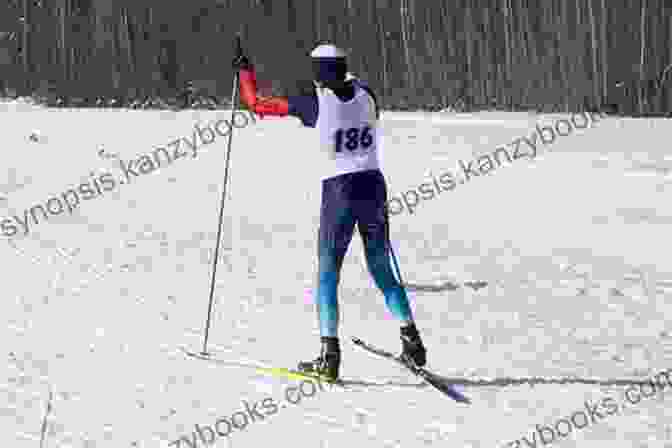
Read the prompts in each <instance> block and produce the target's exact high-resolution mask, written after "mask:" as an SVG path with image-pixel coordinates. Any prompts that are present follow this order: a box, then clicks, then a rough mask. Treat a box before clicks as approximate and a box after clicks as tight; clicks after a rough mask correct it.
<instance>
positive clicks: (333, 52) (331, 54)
mask: <svg viewBox="0 0 672 448" xmlns="http://www.w3.org/2000/svg"><path fill="white" fill-rule="evenodd" d="M346 56H347V54H346V53H345V51H344V50H342V49H340V48H338V47H337V46H336V45H332V44H322V45H318V46H317V47H315V49H314V50H313V51H312V52H311V53H310V57H312V58H344V57H346Z"/></svg>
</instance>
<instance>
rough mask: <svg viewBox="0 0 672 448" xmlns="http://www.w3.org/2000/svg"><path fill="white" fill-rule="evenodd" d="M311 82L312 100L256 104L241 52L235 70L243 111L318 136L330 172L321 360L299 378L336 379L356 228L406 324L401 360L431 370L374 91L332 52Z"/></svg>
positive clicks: (321, 279)
mask: <svg viewBox="0 0 672 448" xmlns="http://www.w3.org/2000/svg"><path fill="white" fill-rule="evenodd" d="M310 56H311V58H312V65H313V74H314V86H313V89H312V92H311V93H310V94H307V95H299V96H292V97H289V98H283V97H258V96H257V85H256V84H257V83H256V74H255V71H254V67H253V66H252V64H251V63H250V60H249V59H248V58H247V57H246V56H245V55H244V54H243V53H242V51H241V50H238V54H237V55H236V57H235V59H234V61H233V66H234V69H237V70H239V74H240V97H241V100H242V101H243V103H245V105H246V106H247V107H248V108H249V109H250V110H251V111H253V112H254V113H256V114H259V115H260V116H261V117H262V118H263V116H264V115H271V116H278V117H284V116H294V117H297V118H299V119H301V122H302V123H303V125H304V126H307V127H312V128H317V131H318V132H319V144H320V146H321V150H322V151H323V153H324V154H325V163H326V169H327V171H326V172H324V173H322V174H323V176H322V205H321V212H320V227H319V242H318V247H319V249H318V279H317V291H316V294H315V302H316V306H317V313H318V318H319V324H320V336H321V337H320V340H321V347H322V350H321V353H320V356H318V358H317V359H315V360H314V361H306V362H301V363H299V370H301V371H304V372H309V373H313V374H319V375H321V376H324V377H326V378H327V379H330V380H336V379H338V376H339V367H340V363H341V351H340V347H339V342H338V323H339V315H338V301H337V290H338V283H339V278H340V272H341V266H342V264H343V259H344V257H345V254H346V251H347V249H348V245H349V244H350V241H351V239H352V235H353V232H354V228H355V224H357V227H358V230H359V233H360V235H361V237H362V241H363V244H364V250H365V255H366V261H367V265H368V268H369V272H370V273H371V275H372V276H373V279H374V281H375V283H376V286H377V287H378V288H379V289H380V290H381V291H382V293H383V294H384V296H385V303H386V304H387V307H388V309H389V310H390V312H391V313H392V315H393V316H394V317H395V318H396V319H397V320H398V321H399V322H400V324H401V342H402V354H401V356H402V357H403V358H404V359H405V360H406V361H412V362H413V363H415V365H417V366H423V365H425V363H426V350H425V347H424V345H423V343H422V340H421V338H420V335H419V334H418V330H417V328H416V326H415V323H414V320H413V316H412V312H411V309H410V306H409V303H408V298H407V296H406V290H405V289H404V288H403V286H402V285H400V284H399V281H397V279H396V278H395V276H394V274H393V272H392V268H391V265H390V250H391V248H390V240H389V223H388V214H387V207H386V204H387V186H386V183H385V178H384V177H383V174H382V172H381V170H380V167H379V162H378V149H379V147H380V145H379V141H378V119H379V110H378V106H377V103H376V98H375V96H374V95H373V93H372V92H371V90H370V89H369V88H368V87H367V86H366V85H365V84H364V83H363V82H362V81H360V80H359V79H357V78H355V77H354V76H352V75H351V74H350V73H348V72H347V65H346V54H345V52H344V51H343V50H341V49H340V48H338V47H336V46H334V45H331V44H322V45H318V46H317V47H316V48H315V49H314V50H313V51H312V52H311V53H310Z"/></svg>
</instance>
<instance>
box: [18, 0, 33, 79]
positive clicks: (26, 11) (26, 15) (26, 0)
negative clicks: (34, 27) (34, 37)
mask: <svg viewBox="0 0 672 448" xmlns="http://www.w3.org/2000/svg"><path fill="white" fill-rule="evenodd" d="M30 6H31V0H23V42H22V43H21V47H22V51H23V73H24V75H25V84H24V88H25V89H26V92H30V91H31V90H32V88H33V86H32V77H33V73H32V69H31V64H30V56H31V46H30V40H31V39H30V37H31V35H30V31H31V30H30V25H31V23H32V16H31V14H30Z"/></svg>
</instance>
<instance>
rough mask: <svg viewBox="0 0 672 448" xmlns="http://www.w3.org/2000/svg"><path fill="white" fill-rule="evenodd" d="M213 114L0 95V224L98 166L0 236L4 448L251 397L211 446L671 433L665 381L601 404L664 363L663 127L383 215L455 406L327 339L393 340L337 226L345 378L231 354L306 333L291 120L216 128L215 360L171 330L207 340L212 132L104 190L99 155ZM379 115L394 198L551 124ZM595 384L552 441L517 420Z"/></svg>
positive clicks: (115, 172)
mask: <svg viewBox="0 0 672 448" xmlns="http://www.w3.org/2000/svg"><path fill="white" fill-rule="evenodd" d="M228 117H229V113H228V112H225V111H219V112H191V111H184V112H158V111H154V112H147V111H121V110H85V109H81V110H47V109H42V108H38V107H35V106H30V105H26V104H21V103H16V102H15V103H2V104H0V123H2V125H1V126H2V148H3V154H4V157H3V168H2V170H1V171H0V173H1V177H0V210H1V211H2V213H0V219H2V218H9V219H11V217H12V216H14V215H17V216H19V217H21V216H25V210H26V209H29V208H31V207H33V206H35V205H37V204H45V203H46V202H47V200H48V199H49V198H51V197H54V196H59V195H61V194H62V193H64V192H66V191H67V190H68V189H69V188H71V187H72V186H73V185H78V184H80V183H86V182H89V183H90V185H91V182H92V180H93V179H100V176H101V175H103V174H104V173H110V174H111V176H112V177H114V178H115V179H116V181H115V185H114V188H110V185H111V184H110V183H108V184H107V187H108V189H107V190H104V191H101V192H100V193H99V194H98V195H97V196H96V197H94V198H92V199H90V200H86V201H84V200H82V201H81V203H79V205H78V206H77V208H75V209H74V212H73V213H72V214H70V213H67V212H63V213H61V214H59V215H58V216H55V215H53V216H49V217H48V219H43V218H42V217H40V221H39V223H32V225H31V227H30V231H29V233H28V234H27V235H23V233H24V232H23V231H21V232H18V233H17V234H16V235H14V236H13V237H12V238H9V237H7V236H5V235H0V247H1V249H0V263H1V264H0V266H2V292H3V300H2V302H0V317H1V325H0V349H1V350H0V352H1V353H2V356H4V357H5V359H6V362H3V363H1V364H0V369H2V370H0V374H1V375H0V397H1V398H0V446H3V447H4V446H8V447H12V448H24V447H37V446H41V445H40V439H41V437H42V430H43V429H44V433H45V434H44V441H43V442H44V443H43V445H42V446H44V447H45V448H47V447H49V448H56V447H72V448H84V447H85V448H93V447H96V448H107V447H110V448H119V447H138V448H155V447H167V446H179V447H192V446H198V447H202V446H206V445H205V444H204V443H203V442H202V441H201V440H200V438H199V436H198V435H197V434H194V431H195V425H196V424H198V425H199V427H200V428H204V427H205V426H210V427H212V428H215V423H216V421H218V419H221V418H226V419H228V420H230V419H231V416H232V415H233V414H234V413H236V412H245V405H244V404H243V401H245V402H247V403H255V402H261V401H262V400H264V399H267V398H272V399H273V400H274V403H276V404H277V405H278V408H277V409H276V412H275V413H273V414H272V415H269V416H266V417H265V418H263V419H259V418H257V421H250V422H248V424H247V426H246V427H245V428H244V429H242V430H241V429H234V430H233V431H231V433H230V434H229V435H228V436H226V437H217V438H216V442H215V444H214V445H211V446H217V447H260V446H293V447H297V448H298V447H319V448H333V447H342V446H366V447H381V448H383V447H389V448H392V447H403V448H407V447H408V448H411V447H427V446H436V447H448V446H450V447H465V448H466V447H470V448H474V447H504V446H511V447H515V446H521V447H534V446H546V445H549V444H552V445H557V446H565V447H571V446H595V447H602V446H605V447H606V446H608V447H610V448H614V447H672V439H671V437H672V435H671V432H672V431H671V427H670V423H669V421H670V415H671V414H672V412H671V411H670V409H672V406H671V405H672V393H670V392H669V391H668V390H664V391H659V392H657V393H656V394H655V396H652V397H651V398H646V399H642V401H641V402H640V403H639V404H637V405H632V404H631V405H629V406H627V409H624V408H622V407H620V405H621V404H622V403H625V402H626V398H625V395H624V391H625V390H626V389H627V387H628V386H627V382H628V380H632V381H635V380H644V379H647V378H650V377H652V376H654V375H655V374H657V373H658V372H660V371H664V370H666V369H669V368H671V367H672V326H671V324H670V317H671V316H672V307H671V306H670V301H671V300H672V263H671V262H670V254H672V250H671V249H672V239H671V238H670V230H671V229H672V200H671V199H672V149H670V145H669V135H670V132H671V131H672V122H670V121H669V120H658V119H656V120H653V119H652V120H643V119H621V118H606V119H603V120H601V121H600V122H599V123H597V124H594V125H593V126H591V127H589V128H587V129H584V130H576V131H574V132H573V133H572V134H571V135H569V136H565V137H559V138H558V139H557V140H556V141H555V142H554V143H553V144H552V145H548V146H546V147H544V148H543V150H541V149H540V150H539V152H538V154H537V156H536V157H535V158H533V159H532V158H526V159H520V160H516V161H514V162H513V163H511V164H507V165H505V166H501V167H498V168H497V169H495V170H493V171H491V172H490V173H489V174H487V175H483V176H479V177H477V178H473V179H471V180H470V181H468V182H465V183H463V184H458V185H457V186H456V187H455V188H454V189H453V190H452V191H445V192H443V193H441V195H438V196H436V197H435V198H434V199H432V200H423V201H422V202H421V203H420V204H419V205H418V207H417V208H416V210H415V212H414V213H413V214H408V213H403V214H399V215H398V216H394V217H393V218H392V237H393V240H394V244H395V247H396V250H397V255H398V257H399V261H400V265H401V269H402V272H403V274H404V277H405V280H406V282H407V283H408V284H409V285H411V286H412V287H411V288H410V289H411V290H412V292H411V293H410V295H411V298H412V300H413V304H414V307H415V313H416V319H417V322H418V325H419V327H420V329H421V331H422V332H423V335H424V339H425V343H426V345H427V347H428V350H429V364H428V367H430V369H432V370H434V371H436V372H438V373H440V374H441V375H444V376H446V377H450V378H452V379H454V380H456V381H457V382H458V383H462V386H461V387H462V390H463V391H464V393H465V394H466V395H467V396H469V397H470V398H471V399H472V404H471V405H464V404H459V403H455V402H453V401H451V400H450V399H447V398H445V397H443V396H441V395H440V394H438V393H436V392H435V391H434V390H432V389H430V388H428V387H424V386H423V385H420V383H419V382H418V380H417V379H416V378H414V377H412V376H410V375H408V374H407V373H406V372H404V371H402V370H400V369H399V368H398V367H396V366H395V365H393V364H391V363H388V362H385V361H384V360H382V359H377V358H374V357H372V356H371V355H370V354H368V353H366V352H364V351H362V350H360V349H358V348H357V347H354V346H353V345H352V344H350V343H348V340H347V338H348V337H349V336H358V337H361V338H363V339H364V340H366V341H368V342H371V343H374V344H376V345H379V346H381V347H385V348H387V349H389V350H394V351H396V350H398V348H399V346H400V343H399V340H398V329H397V326H396V324H395V323H394V321H392V320H391V319H390V318H389V315H388V313H387V311H386V309H385V307H384V301H383V297H382V295H381V294H380V293H379V292H378V291H377V290H376V289H375V288H374V286H373V283H372V281H371V279H370V278H369V276H368V273H367V272H366V269H365V266H364V260H363V257H362V255H361V252H362V247H361V242H360V240H359V238H358V237H356V238H355V240H354V241H353V244H352V246H351V250H350V252H349V255H348V257H347V259H346V263H345V265H344V270H343V281H342V284H341V288H340V300H341V304H342V305H341V309H342V326H341V328H342V334H341V336H342V338H343V350H344V352H343V365H342V374H343V377H344V378H345V379H346V380H350V381H351V384H352V386H351V387H349V388H348V389H347V390H340V389H332V390H326V391H318V392H316V393H315V395H314V396H312V397H304V398H303V399H302V400H301V403H300V404H298V405H291V404H287V403H286V400H285V399H284V393H285V391H286V389H287V388H288V387H291V386H296V385H297V381H295V380H289V379H283V378H280V377H274V376H269V375H262V374H260V373H259V372H258V371H256V370H255V369H254V368H250V367H246V365H248V364H256V365H266V366H274V367H293V366H294V365H295V364H296V362H297V361H298V360H301V359H308V358H312V357H314V356H315V355H316V354H317V351H318V349H319V345H318V330H317V322H316V316H315V311H314V308H313V305H312V288H313V277H314V273H315V253H316V241H315V238H316V230H317V223H318V212H319V200H320V198H319V191H320V188H319V180H318V174H319V173H315V172H314V171H311V166H315V164H317V161H318V155H317V154H316V151H315V145H314V144H313V135H312V133H311V132H310V131H306V130H305V129H303V128H301V127H300V125H299V122H298V120H293V119H286V120H277V119H267V120H263V121H258V122H257V123H256V124H250V125H249V126H247V127H245V128H244V129H236V130H235V131H234V139H233V153H232V154H233V155H232V160H231V178H230V184H229V195H228V199H227V202H226V207H225V221H224V226H223V239H222V245H221V251H220V255H221V256H220V260H219V270H218V276H217V283H216V289H215V296H216V302H215V305H214V313H213V321H212V327H211V333H210V342H209V349H210V350H211V351H212V352H214V353H216V354H217V356H218V357H219V358H220V359H221V360H223V361H224V362H222V363H218V364H215V363H209V362H206V361H199V360H195V359H188V358H187V357H185V356H184V354H183V353H182V352H181V350H180V347H187V348H190V349H193V350H199V349H200V347H201V345H202V341H203V328H204V322H205V316H206V311H207V304H208V303H207V302H208V293H209V282H210V270H211V262H212V256H213V251H214V246H215V236H216V230H217V217H218V212H219V209H218V208H219V198H220V194H221V187H222V182H223V170H224V156H225V148H226V138H223V137H220V138H219V139H217V140H216V141H215V142H214V143H213V144H211V145H208V146H203V147H201V148H200V149H199V150H198V152H197V156H196V157H192V156H191V155H188V156H185V157H183V158H181V159H180V160H176V161H174V162H173V163H170V164H166V165H163V166H161V167H160V168H158V169H155V170H152V172H147V173H146V174H143V175H139V176H137V177H134V178H132V179H131V181H130V182H127V183H126V184H124V185H122V184H121V183H120V182H119V181H120V180H121V179H124V176H123V174H122V170H121V169H120V162H119V159H122V160H124V161H129V160H134V159H138V157H140V156H141V155H142V154H148V153H151V152H152V151H153V150H154V149H155V148H156V147H157V146H161V145H165V144H167V143H168V142H170V141H171V140H174V139H176V138H181V137H183V136H187V137H189V136H191V135H192V133H193V130H194V124H196V123H199V124H205V123H208V122H214V121H216V120H218V119H222V118H224V119H228ZM383 118H384V120H383V134H384V153H383V168H384V172H385V175H386V177H387V179H388V182H389V188H390V194H391V195H394V194H397V195H399V194H401V193H403V192H404V191H408V190H412V189H414V188H416V187H417V186H418V185H420V184H421V183H423V182H431V181H432V176H436V175H438V174H439V173H444V172H447V171H451V172H454V173H456V174H458V173H459V168H458V161H459V160H462V161H467V160H472V159H473V160H475V159H477V158H478V157H479V156H481V155H483V154H486V153H492V152H493V151H494V150H495V148H497V147H498V146H500V145H503V144H507V143H509V142H511V141H513V140H515V139H516V138H519V137H523V136H527V137H530V136H531V135H532V134H533V133H534V132H535V126H536V124H537V123H544V124H553V123H555V122H556V121H557V120H558V119H562V118H563V116H562V115H553V116H551V115H543V116H541V115H533V114H521V113H494V112H493V113H482V114H465V115H451V114H440V113H439V114H428V113H387V114H384V117H383ZM565 118H566V117H565ZM31 136H32V137H31ZM185 145H186V143H185ZM184 148H185V150H186V149H187V148H188V146H185V147H184ZM109 179H110V178H108V180H109ZM54 204H55V202H52V206H55V205H54ZM6 229H7V228H5V230H6ZM470 282H476V283H470ZM465 283H466V285H465ZM474 284H476V285H480V286H482V287H470V286H469V285H472V286H473V285H474ZM388 382H391V383H392V384H387V383H388ZM670 389H672V387H670ZM630 390H631V391H632V390H633V389H630ZM637 390H639V389H637ZM50 391H51V393H52V394H53V395H52V399H51V402H50V400H49V397H50ZM632 396H634V392H633V393H632V394H631V395H630V397H632ZM608 397H611V398H612V399H613V402H615V403H618V404H619V408H618V410H617V412H616V413H614V414H613V415H606V413H605V412H606V411H605V410H606V409H607V408H605V407H602V408H601V410H598V412H599V413H600V414H601V415H602V417H599V416H598V417H595V416H591V417H590V418H591V419H593V420H594V421H591V422H590V424H589V425H587V426H586V425H583V426H586V427H584V428H583V429H578V428H576V427H574V428H573V431H572V433H571V434H570V435H568V436H567V437H566V438H561V437H560V436H556V437H555V440H554V441H549V440H550V439H549V437H550V436H549V433H548V432H545V433H544V430H543V429H541V430H538V428H537V426H535V425H541V426H551V427H553V425H555V424H556V423H557V422H558V421H559V420H560V419H562V418H568V417H569V416H570V415H573V413H576V412H578V411H582V410H583V411H584V412H585V415H588V414H589V411H588V410H587V408H588V407H590V406H591V404H596V403H599V402H601V401H604V400H605V398H608ZM48 403H50V404H48ZM285 404H286V407H285ZM47 408H48V409H47ZM47 411H48V412H47ZM47 414H48V416H47V418H46V419H45V415H47ZM248 417H249V415H248ZM242 418H243V417H241V416H240V414H239V416H238V422H239V423H238V424H239V425H241V426H242V425H243V423H240V422H241V421H242ZM578 420H579V421H581V420H580V419H578ZM43 422H46V426H45V427H44V428H43ZM223 425H224V424H222V425H220V428H224V426H223ZM559 430H560V431H562V432H567V426H566V425H565V424H560V426H559ZM204 431H205V433H206V435H205V439H206V440H207V439H208V435H207V430H204ZM554 431H555V430H554ZM181 437H184V439H182V440H181V441H180V442H179V443H177V442H176V440H179V439H180V438H181ZM523 437H525V438H526V439H523Z"/></svg>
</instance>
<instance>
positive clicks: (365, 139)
mask: <svg viewBox="0 0 672 448" xmlns="http://www.w3.org/2000/svg"><path fill="white" fill-rule="evenodd" d="M372 144H373V135H371V128H370V127H369V126H364V127H363V128H350V129H339V130H338V131H336V152H343V147H345V148H346V149H347V150H348V151H350V152H353V151H355V150H357V149H359V148H361V149H364V150H366V149H367V148H369V147H370V146H371V145H372Z"/></svg>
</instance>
